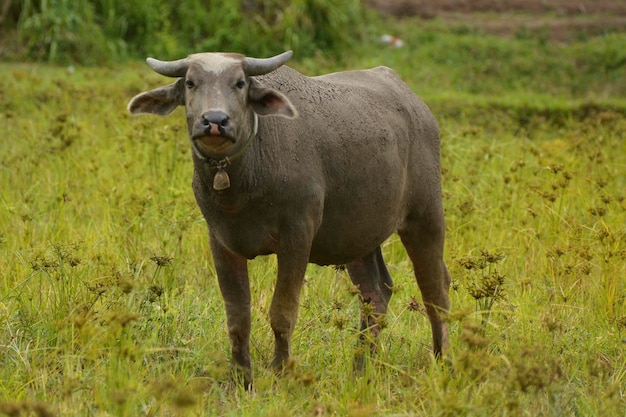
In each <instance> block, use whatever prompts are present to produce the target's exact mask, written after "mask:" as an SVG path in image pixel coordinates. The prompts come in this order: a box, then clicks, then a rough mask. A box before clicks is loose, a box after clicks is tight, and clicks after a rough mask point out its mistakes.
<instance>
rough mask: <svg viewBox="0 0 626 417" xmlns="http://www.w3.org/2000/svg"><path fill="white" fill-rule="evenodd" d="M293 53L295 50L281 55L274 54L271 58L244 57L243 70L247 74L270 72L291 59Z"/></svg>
mask: <svg viewBox="0 0 626 417" xmlns="http://www.w3.org/2000/svg"><path fill="white" fill-rule="evenodd" d="M291 55H293V51H287V52H283V53H282V54H280V55H276V56H273V57H271V58H263V59H261V58H248V57H246V58H244V60H243V70H244V72H245V73H246V75H250V76H254V75H263V74H267V73H270V72H272V71H274V70H275V69H277V68H278V67H280V66H281V65H283V64H284V63H285V62H287V61H289V58H291Z"/></svg>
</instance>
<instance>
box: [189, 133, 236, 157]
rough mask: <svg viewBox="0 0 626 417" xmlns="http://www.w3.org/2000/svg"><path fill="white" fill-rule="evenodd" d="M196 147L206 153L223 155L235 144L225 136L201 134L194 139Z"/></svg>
mask: <svg viewBox="0 0 626 417" xmlns="http://www.w3.org/2000/svg"><path fill="white" fill-rule="evenodd" d="M193 143H194V144H195V146H196V148H197V149H198V150H199V151H200V152H201V153H203V154H205V155H221V154H226V153H228V152H229V151H230V150H231V149H232V147H233V146H234V145H235V144H234V143H233V141H232V140H231V139H230V138H228V137H225V136H213V135H210V136H201V137H198V138H195V139H194V140H193Z"/></svg>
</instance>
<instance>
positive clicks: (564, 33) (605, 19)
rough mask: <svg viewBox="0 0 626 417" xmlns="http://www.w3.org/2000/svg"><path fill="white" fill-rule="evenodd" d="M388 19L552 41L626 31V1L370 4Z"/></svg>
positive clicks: (380, 0) (379, 0) (377, 0)
mask: <svg viewBox="0 0 626 417" xmlns="http://www.w3.org/2000/svg"><path fill="white" fill-rule="evenodd" d="M366 3H367V4H368V5H369V6H371V7H373V8H375V9H377V10H379V11H380V12H381V13H383V14H384V15H388V16H394V17H397V18H403V17H413V16H419V17H421V18H423V19H433V18H440V19H443V20H444V21H446V22H449V23H450V24H451V25H454V26H465V27H468V28H476V29H479V30H484V31H486V32H488V33H494V34H497V35H502V36H511V35H516V34H520V33H526V32H528V33H540V34H541V35H542V36H545V37H546V38H548V39H551V40H569V39H575V38H576V37H578V36H580V35H581V34H587V35H597V34H602V33H606V32H614V31H619V32H623V31H626V2H618V1H614V0H594V1H571V0H367V1H366Z"/></svg>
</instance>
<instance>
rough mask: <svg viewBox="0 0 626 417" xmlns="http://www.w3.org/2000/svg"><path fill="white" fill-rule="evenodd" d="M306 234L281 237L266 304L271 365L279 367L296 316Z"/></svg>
mask: <svg viewBox="0 0 626 417" xmlns="http://www.w3.org/2000/svg"><path fill="white" fill-rule="evenodd" d="M309 236H310V234H309V233H306V232H305V231H303V232H300V233H295V235H292V234H290V236H288V237H287V238H286V239H285V238H284V237H283V238H282V239H281V243H280V245H279V246H280V250H279V251H278V253H277V258H278V278H277V281H276V289H275V290H274V296H273V298H272V305H271V307H270V324H271V326H272V330H273V331H274V337H275V341H276V346H275V350H274V359H273V360H272V367H273V368H274V369H275V370H277V371H282V370H283V367H284V365H285V363H286V361H287V359H289V357H290V356H291V336H292V334H293V330H294V328H295V326H296V321H297V318H298V307H299V301H300V291H301V289H302V283H303V281H304V274H305V272H306V267H307V264H308V262H309V252H310V247H311V244H310V242H311V238H310V237H309Z"/></svg>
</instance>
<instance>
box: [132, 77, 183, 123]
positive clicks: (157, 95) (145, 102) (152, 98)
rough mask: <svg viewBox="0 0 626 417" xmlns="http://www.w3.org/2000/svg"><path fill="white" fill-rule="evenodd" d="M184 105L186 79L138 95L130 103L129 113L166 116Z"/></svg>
mask: <svg viewBox="0 0 626 417" xmlns="http://www.w3.org/2000/svg"><path fill="white" fill-rule="evenodd" d="M184 105H185V88H184V79H182V78H180V79H179V80H178V81H176V82H175V83H172V84H170V85H166V86H164V87H159V88H156V89H154V90H150V91H146V92H145V93H141V94H137V95H136V96H135V97H133V98H132V100H130V102H129V103H128V111H129V112H131V113H133V114H137V113H152V114H158V115H160V116H165V115H168V114H170V113H171V112H172V111H174V109H175V108H176V107H177V106H184Z"/></svg>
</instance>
